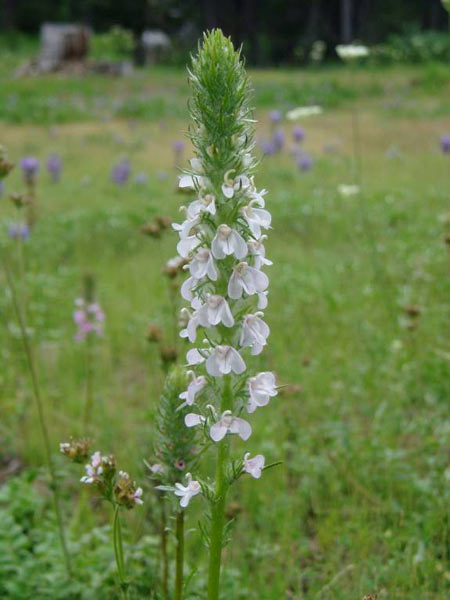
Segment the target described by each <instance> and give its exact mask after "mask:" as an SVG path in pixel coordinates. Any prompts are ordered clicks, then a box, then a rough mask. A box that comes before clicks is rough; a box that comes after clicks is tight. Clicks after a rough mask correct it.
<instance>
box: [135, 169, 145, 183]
mask: <svg viewBox="0 0 450 600" xmlns="http://www.w3.org/2000/svg"><path fill="white" fill-rule="evenodd" d="M134 182H135V183H137V185H147V182H148V175H147V173H144V172H141V173H137V174H136V177H135V178H134Z"/></svg>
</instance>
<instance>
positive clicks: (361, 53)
mask: <svg viewBox="0 0 450 600" xmlns="http://www.w3.org/2000/svg"><path fill="white" fill-rule="evenodd" d="M336 53H337V55H338V56H339V58H340V59H342V60H347V61H351V60H356V59H357V58H365V57H366V56H369V48H367V46H362V45H361V44H338V45H337V46H336Z"/></svg>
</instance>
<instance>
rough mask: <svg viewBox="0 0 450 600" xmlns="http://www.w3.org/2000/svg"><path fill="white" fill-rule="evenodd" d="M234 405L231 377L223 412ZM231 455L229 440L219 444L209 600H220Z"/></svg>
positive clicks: (226, 385)
mask: <svg viewBox="0 0 450 600" xmlns="http://www.w3.org/2000/svg"><path fill="white" fill-rule="evenodd" d="M231 404H232V396H231V376H230V375H228V376H225V377H224V390H223V396H222V403H221V411H222V412H223V411H225V410H229V409H230V406H231ZM229 454H230V445H229V441H228V439H227V438H226V437H225V439H224V440H222V441H221V442H219V443H218V448H217V463H216V489H215V498H214V500H213V502H212V507H211V531H210V544H209V569H208V600H218V599H219V591H220V570H221V563H222V548H223V534H224V528H225V506H226V497H227V491H228V482H227V477H226V465H227V462H228V458H229Z"/></svg>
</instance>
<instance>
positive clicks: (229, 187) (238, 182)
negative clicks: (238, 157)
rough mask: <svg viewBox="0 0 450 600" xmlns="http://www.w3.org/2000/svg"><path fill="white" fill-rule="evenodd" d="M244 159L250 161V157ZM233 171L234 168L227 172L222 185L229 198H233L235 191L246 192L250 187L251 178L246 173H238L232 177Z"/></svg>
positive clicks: (226, 196)
mask: <svg viewBox="0 0 450 600" xmlns="http://www.w3.org/2000/svg"><path fill="white" fill-rule="evenodd" d="M244 161H248V157H246V158H245V159H244ZM232 173H234V170H233V169H232V170H230V171H227V172H226V173H225V175H224V178H223V185H222V193H223V195H224V196H225V198H228V199H229V200H230V199H231V198H233V196H234V194H235V192H239V191H243V192H245V191H246V190H247V189H248V188H249V187H250V180H249V178H248V177H247V176H246V175H238V176H237V177H235V178H232V177H231V174H232Z"/></svg>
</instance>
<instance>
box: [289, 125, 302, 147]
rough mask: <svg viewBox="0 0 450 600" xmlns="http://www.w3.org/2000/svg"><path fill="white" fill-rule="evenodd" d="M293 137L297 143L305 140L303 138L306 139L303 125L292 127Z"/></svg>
mask: <svg viewBox="0 0 450 600" xmlns="http://www.w3.org/2000/svg"><path fill="white" fill-rule="evenodd" d="M292 137H293V138H294V142H297V144H300V142H303V140H304V139H305V130H304V129H303V127H300V126H298V125H296V126H295V127H293V128H292Z"/></svg>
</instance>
